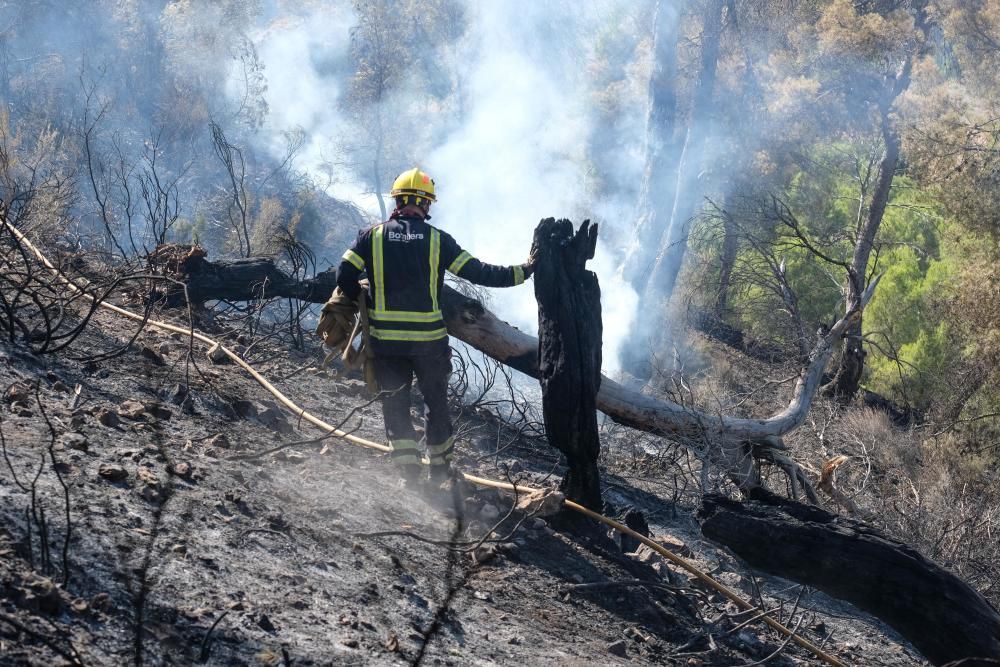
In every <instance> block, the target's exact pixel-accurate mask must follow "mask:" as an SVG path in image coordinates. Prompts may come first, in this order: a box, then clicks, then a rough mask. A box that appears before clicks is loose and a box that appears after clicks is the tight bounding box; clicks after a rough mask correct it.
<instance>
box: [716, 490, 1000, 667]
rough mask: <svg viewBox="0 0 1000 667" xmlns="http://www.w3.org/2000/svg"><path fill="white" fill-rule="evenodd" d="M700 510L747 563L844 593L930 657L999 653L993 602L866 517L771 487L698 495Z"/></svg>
mask: <svg viewBox="0 0 1000 667" xmlns="http://www.w3.org/2000/svg"><path fill="white" fill-rule="evenodd" d="M699 520H700V521H701V527H702V532H703V533H704V534H705V536H706V537H708V538H709V539H711V540H714V541H715V542H718V543H720V544H723V545H725V546H727V547H729V548H730V549H732V550H733V552H735V553H736V554H737V555H738V556H739V557H740V558H742V559H744V560H745V561H747V563H749V564H750V565H751V566H753V567H755V568H758V569H760V570H763V571H765V572H769V573H771V574H775V575H778V576H780V577H784V578H786V579H791V580H793V581H797V582H800V583H803V584H806V585H808V586H813V587H815V588H818V589H819V590H821V591H823V592H825V593H827V594H829V595H831V596H833V597H835V598H839V599H842V600H847V601H848V602H851V603H853V604H854V605H856V606H857V607H859V608H860V609H863V610H865V611H867V612H869V613H871V614H873V615H874V616H876V617H878V618H880V619H881V620H882V621H884V622H885V623H887V624H889V625H890V626H892V627H893V628H895V629H896V631H897V632H899V634H901V635H902V636H904V637H905V638H906V639H908V640H909V641H910V642H912V643H913V645H914V646H915V647H916V648H917V650H919V651H920V652H921V653H923V654H924V656H925V657H927V659H928V660H930V661H931V662H933V663H934V664H938V665H941V664H946V663H949V662H951V661H955V660H962V659H966V658H979V659H985V658H992V659H1000V614H998V613H997V610H996V609H994V608H993V607H992V606H991V605H990V603H989V602H988V601H987V600H986V599H985V598H984V597H983V596H982V595H980V594H979V593H978V592H976V591H975V589H973V588H972V587H971V586H969V585H968V584H966V583H965V582H964V581H962V580H961V579H959V578H958V577H956V576H955V575H954V574H952V573H951V572H948V571H947V570H945V569H944V568H943V567H941V566H939V565H937V564H935V563H933V562H931V561H930V560H928V559H927V558H925V557H923V556H922V555H920V554H919V553H918V552H917V551H916V550H914V549H913V548H911V547H909V546H907V545H905V544H903V543H902V542H897V541H895V540H893V539H891V538H888V537H885V536H883V535H881V534H879V533H878V532H877V531H875V530H874V529H873V528H871V527H870V526H867V525H865V524H863V523H861V522H859V521H855V520H852V519H848V518H846V517H842V516H837V515H835V514H831V513H829V512H827V511H825V510H823V509H820V508H818V507H814V506H807V505H802V504H799V503H795V502H792V501H789V500H785V499H782V498H778V497H776V496H772V495H770V494H766V495H762V497H761V499H759V500H755V501H751V502H747V503H737V502H733V501H731V500H728V499H726V498H721V497H718V496H707V497H706V498H705V499H704V500H703V503H702V508H701V511H700V512H699ZM962 664H963V665H969V666H971V665H977V664H987V663H983V662H978V661H975V660H972V661H968V662H963V663H962ZM990 664H995V663H990Z"/></svg>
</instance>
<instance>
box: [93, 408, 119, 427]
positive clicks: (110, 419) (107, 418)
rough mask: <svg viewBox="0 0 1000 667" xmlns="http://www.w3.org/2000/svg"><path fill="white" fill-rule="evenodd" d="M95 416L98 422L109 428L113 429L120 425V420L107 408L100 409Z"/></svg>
mask: <svg viewBox="0 0 1000 667" xmlns="http://www.w3.org/2000/svg"><path fill="white" fill-rule="evenodd" d="M95 416H96V417H97V421H98V422H100V423H101V424H103V425H104V426H107V427H109V428H115V427H117V426H119V425H120V424H121V423H122V421H121V419H119V418H118V414H117V413H115V412H112V411H111V410H108V409H107V408H100V409H99V410H98V411H97V413H96V414H95Z"/></svg>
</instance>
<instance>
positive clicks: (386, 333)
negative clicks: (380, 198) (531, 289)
mask: <svg viewBox="0 0 1000 667" xmlns="http://www.w3.org/2000/svg"><path fill="white" fill-rule="evenodd" d="M389 194H390V195H391V196H392V197H393V198H394V199H395V203H396V208H395V210H394V211H393V212H392V215H391V216H389V219H388V220H386V221H385V222H383V223H380V224H378V225H375V226H374V227H371V228H369V229H366V230H363V231H361V232H360V233H359V234H358V238H357V240H356V241H355V242H354V245H352V246H351V248H350V249H349V250H348V251H347V252H346V253H344V257H343V261H342V262H341V263H340V266H339V268H338V270H337V285H338V286H339V287H340V289H341V291H343V292H344V294H346V295H347V296H348V297H350V298H351V299H356V298H357V297H358V295H359V293H360V291H361V286H360V285H359V284H358V278H359V276H360V275H361V273H362V272H365V273H367V276H368V283H369V287H368V293H367V303H368V319H369V323H370V334H371V347H372V352H373V353H374V359H373V361H374V365H375V379H376V382H377V384H378V388H379V391H380V393H381V394H382V415H383V417H384V419H385V431H386V436H387V437H388V439H389V444H390V446H391V447H392V459H393V462H394V463H395V464H396V465H398V466H399V467H400V470H401V473H402V476H403V478H404V479H405V480H406V482H407V484H408V485H412V484H415V483H417V482H419V480H420V476H421V465H420V456H421V451H420V446H419V445H418V443H417V440H416V433H415V431H414V428H413V423H412V421H411V419H410V388H411V386H412V383H413V378H414V377H416V380H417V386H418V387H419V388H420V393H421V394H422V395H423V397H424V404H425V405H424V444H425V447H426V453H427V458H428V460H429V462H430V480H431V482H432V484H438V485H440V484H441V483H443V482H446V481H448V480H450V479H451V478H452V470H451V465H450V461H451V459H452V451H453V447H454V442H453V440H454V439H453V436H452V426H451V417H450V415H449V414H448V400H447V398H448V380H449V377H450V375H451V348H450V347H449V345H448V332H447V329H445V324H444V319H443V318H442V316H441V309H440V306H439V304H438V295H439V293H440V291H441V287H442V285H443V284H444V273H445V271H448V272H449V273H452V274H454V275H456V276H458V277H460V278H464V279H465V280H468V281H469V282H473V283H476V284H478V285H484V286H486V287H512V286H514V285H520V284H521V283H523V282H524V281H525V279H527V278H529V277H530V276H531V274H532V272H533V270H534V260H533V259H532V258H529V260H528V262H526V263H524V264H520V265H515V266H494V265H491V264H486V263H484V262H481V261H479V260H478V259H476V258H475V257H473V256H472V255H470V254H469V253H468V252H466V251H465V250H462V248H461V247H460V246H459V245H458V243H457V242H456V241H455V239H453V238H452V237H451V236H450V235H449V234H447V233H446V232H443V231H441V230H439V229H437V228H436V227H434V226H432V225H431V224H430V223H428V220H430V217H431V216H430V215H429V212H430V208H431V204H432V203H433V202H434V201H435V200H436V197H435V194H434V180H433V179H432V178H431V177H430V176H429V175H428V174H426V173H425V172H423V171H421V170H420V169H418V168H414V169H409V170H407V171H404V172H403V173H402V174H400V175H399V177H398V178H397V179H396V180H395V182H393V184H392V190H391V192H390V193H389Z"/></svg>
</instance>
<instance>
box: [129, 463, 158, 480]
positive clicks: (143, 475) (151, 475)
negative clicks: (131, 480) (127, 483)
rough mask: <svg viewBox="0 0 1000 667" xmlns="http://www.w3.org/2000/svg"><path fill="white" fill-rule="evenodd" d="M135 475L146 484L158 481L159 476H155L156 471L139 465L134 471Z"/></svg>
mask: <svg viewBox="0 0 1000 667" xmlns="http://www.w3.org/2000/svg"><path fill="white" fill-rule="evenodd" d="M135 476H136V477H138V478H139V480H140V481H143V482H145V483H146V484H159V483H160V478H159V477H157V475H156V471H154V470H153V469H152V468H149V467H146V466H139V467H138V468H137V469H136V471H135Z"/></svg>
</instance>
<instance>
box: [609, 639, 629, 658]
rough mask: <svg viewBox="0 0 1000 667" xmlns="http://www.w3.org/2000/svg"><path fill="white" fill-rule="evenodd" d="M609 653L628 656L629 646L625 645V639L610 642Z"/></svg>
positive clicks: (621, 656)
mask: <svg viewBox="0 0 1000 667" xmlns="http://www.w3.org/2000/svg"><path fill="white" fill-rule="evenodd" d="M608 653H610V654H611V655H616V656H618V657H619V658H624V657H626V656H627V655H628V648H627V647H626V646H625V640H624V639H619V640H618V641H614V642H611V643H610V644H608Z"/></svg>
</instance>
